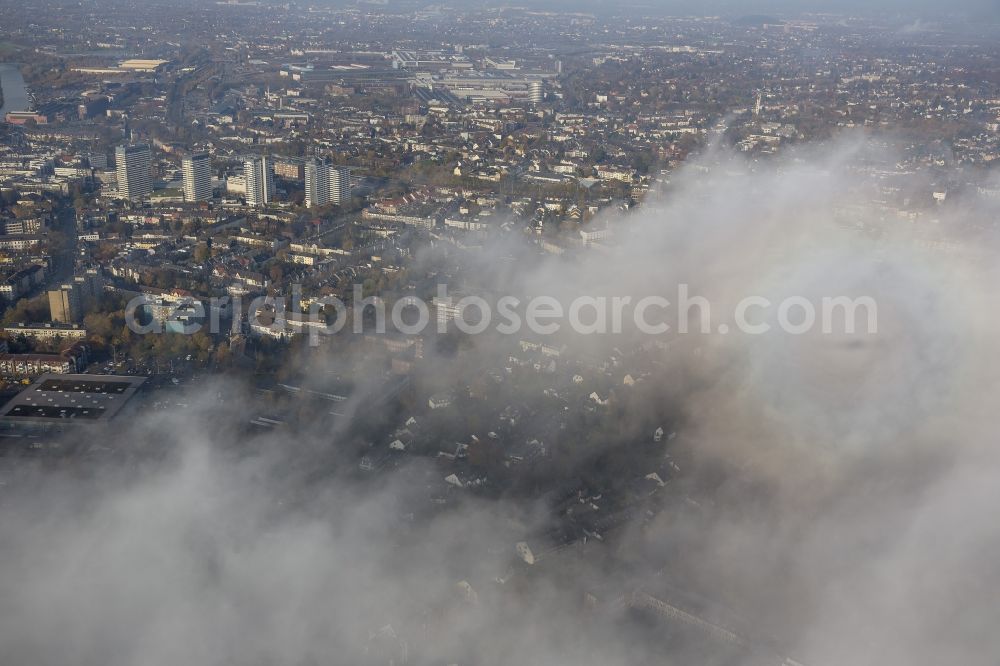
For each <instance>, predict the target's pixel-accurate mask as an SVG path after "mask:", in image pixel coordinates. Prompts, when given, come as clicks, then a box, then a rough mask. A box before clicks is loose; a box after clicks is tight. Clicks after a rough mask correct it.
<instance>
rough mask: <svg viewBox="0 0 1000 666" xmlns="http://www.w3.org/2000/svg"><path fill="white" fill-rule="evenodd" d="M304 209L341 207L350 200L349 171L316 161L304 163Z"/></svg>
mask: <svg viewBox="0 0 1000 666" xmlns="http://www.w3.org/2000/svg"><path fill="white" fill-rule="evenodd" d="M305 171H306V201H305V203H306V207H307V208H313V207H315V206H325V205H327V204H331V203H332V204H337V205H342V204H345V203H347V202H348V201H350V199H351V170H350V168H348V167H345V166H335V165H332V164H327V163H325V162H322V161H320V160H317V159H312V160H309V161H308V162H306V169H305Z"/></svg>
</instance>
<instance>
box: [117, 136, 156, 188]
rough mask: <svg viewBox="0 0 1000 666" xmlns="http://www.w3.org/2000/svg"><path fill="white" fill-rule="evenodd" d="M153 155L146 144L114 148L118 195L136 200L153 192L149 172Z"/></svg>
mask: <svg viewBox="0 0 1000 666" xmlns="http://www.w3.org/2000/svg"><path fill="white" fill-rule="evenodd" d="M152 164H153V156H152V154H151V153H150V151H149V146H148V145H146V144H137V145H135V146H118V147H117V148H115V169H116V171H117V172H118V197H119V198H120V199H128V200H129V201H137V200H141V199H143V198H146V197H148V196H149V195H150V194H152V193H153V178H152V175H151V174H150V170H151V169H152Z"/></svg>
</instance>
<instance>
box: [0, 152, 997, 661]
mask: <svg viewBox="0 0 1000 666" xmlns="http://www.w3.org/2000/svg"><path fill="white" fill-rule="evenodd" d="M866 164H870V165H873V166H871V167H866V166H865V165H866ZM876 164H885V165H890V166H891V164H892V159H891V156H890V155H888V154H886V152H885V151H884V150H882V149H879V148H877V147H875V146H873V145H871V144H870V143H867V142H865V141H861V140H854V139H851V140H848V141H845V142H841V143H838V144H835V145H824V146H815V147H811V148H808V149H804V150H803V151H801V152H800V153H799V154H797V155H794V156H792V157H790V158H788V159H787V160H784V161H782V162H779V163H772V164H767V165H762V164H757V165H753V164H746V163H744V162H743V161H742V160H741V158H738V157H735V156H730V155H727V154H722V153H712V154H709V155H707V156H705V157H704V158H703V159H702V160H701V161H700V162H696V163H694V164H692V165H691V166H688V167H686V168H685V169H684V171H683V172H681V173H678V174H674V175H673V178H672V181H673V182H672V183H671V184H670V185H669V186H668V187H667V188H665V190H664V191H663V192H662V193H661V194H660V195H659V198H658V199H657V200H655V201H654V202H652V203H650V204H646V205H643V206H642V207H641V208H640V209H638V210H637V211H636V212H632V213H630V214H628V215H620V216H617V217H615V218H614V219H609V220H608V221H607V222H608V224H609V225H610V227H611V229H612V231H613V233H614V236H615V238H616V241H617V245H616V246H615V247H613V248H611V249H605V250H595V251H593V252H589V253H587V254H586V255H584V256H582V257H580V258H579V259H569V258H567V257H560V258H550V259H539V258H537V257H536V255H535V254H534V253H533V251H532V250H530V249H529V248H528V246H527V244H523V245H522V244H521V243H513V244H508V245H505V246H504V247H503V248H502V249H499V248H496V247H490V248H486V249H485V250H484V258H483V259H482V260H481V261H480V268H482V267H483V266H482V261H487V259H486V258H488V257H489V256H491V255H492V256H493V257H494V259H493V260H490V262H491V265H490V266H487V267H486V268H488V269H490V270H485V271H483V272H482V273H479V274H480V275H481V274H486V275H489V278H488V281H489V284H488V285H486V286H489V287H490V288H492V289H493V290H494V291H495V292H497V293H502V292H504V291H505V290H515V291H516V292H517V293H523V294H532V293H545V294H547V295H553V296H556V297H560V298H565V299H569V298H571V297H573V296H575V295H580V294H589V295H607V296H613V295H628V296H632V297H634V298H638V297H641V296H643V295H648V294H653V293H664V294H666V295H667V296H668V297H670V296H671V295H673V294H674V293H676V292H675V290H676V285H677V284H679V283H686V284H688V285H690V288H691V293H692V294H697V295H700V296H703V297H705V298H706V299H708V301H709V302H710V303H711V306H712V311H713V321H718V322H722V321H725V317H726V313H730V312H731V311H732V308H733V307H734V305H735V304H736V303H737V302H738V301H739V300H740V299H741V298H744V297H746V296H748V295H760V296H763V297H767V298H769V299H771V300H773V301H774V302H778V301H780V300H781V299H782V298H786V297H788V296H804V297H806V298H810V299H811V298H820V297H822V296H839V295H847V296H851V297H856V296H861V295H866V296H871V297H873V298H874V299H875V300H876V301H877V303H878V316H879V331H878V333H877V334H874V335H868V334H855V335H850V334H844V333H838V334H833V335H824V334H820V333H809V334H805V335H802V336H794V335H789V334H786V333H781V332H779V331H776V332H774V333H773V334H766V335H760V336H747V335H740V334H736V333H733V334H730V335H721V334H718V333H713V334H710V335H701V334H691V335H687V336H683V335H667V336H663V338H662V339H659V340H658V343H659V344H658V345H652V344H651V343H652V340H650V339H649V338H648V336H643V335H640V334H638V333H635V332H628V333H626V334H623V335H622V336H615V337H611V338H602V337H595V338H586V339H580V338H579V337H577V336H573V335H570V334H568V333H565V332H564V333H563V334H560V335H557V336H556V339H559V340H564V341H565V342H567V344H569V345H570V346H571V347H572V348H573V349H578V350H586V352H585V353H586V354H588V355H591V357H592V358H593V359H595V361H596V360H599V359H602V358H605V357H607V356H608V355H611V354H614V353H615V351H614V350H615V349H616V348H617V349H619V350H621V351H622V352H624V353H625V354H626V355H627V354H628V353H630V352H631V351H632V350H634V349H636V348H639V347H640V346H645V347H648V348H649V349H650V350H651V351H650V353H651V354H653V355H655V357H656V359H657V365H656V366H655V367H653V368H652V371H653V372H652V373H651V375H650V377H648V378H647V380H646V381H645V383H644V387H643V388H641V390H642V391H647V392H648V393H647V394H646V399H636V400H635V401H634V403H630V404H631V405H632V406H633V407H634V408H635V409H636V410H639V411H640V412H641V413H638V414H636V413H631V412H628V411H623V412H622V414H625V415H626V416H619V418H621V419H622V422H621V423H620V424H617V426H616V427H617V430H618V431H620V432H621V433H624V434H622V435H621V436H620V437H618V438H616V439H615V441H608V443H607V446H608V447H609V448H613V449H614V450H613V451H612V453H613V454H614V455H617V456H626V457H627V456H629V455H631V453H630V451H629V449H628V448H627V447H630V446H631V447H638V446H639V443H638V439H639V437H640V436H641V438H642V445H643V446H649V442H648V440H649V433H646V432H642V433H641V435H640V434H638V433H637V434H636V435H635V439H636V441H630V440H629V438H630V437H632V435H631V433H632V431H633V430H634V429H636V425H635V424H636V423H642V424H643V427H645V425H644V424H645V423H646V422H651V423H655V422H658V420H662V419H666V418H671V419H673V420H675V421H676V422H677V424H678V427H677V437H676V438H674V439H671V440H669V441H665V442H663V443H662V444H660V446H661V447H662V452H658V453H657V455H661V456H662V455H664V454H666V455H669V456H670V459H671V460H675V461H680V463H681V464H680V465H678V469H679V470H680V471H678V472H677V473H676V475H675V476H674V478H671V479H669V480H668V482H667V485H666V487H665V488H664V491H663V492H664V495H665V497H666V499H665V500H664V501H662V502H661V503H660V505H659V511H658V512H657V513H656V514H655V515H645V516H641V517H637V518H636V519H635V520H634V521H633V523H631V524H630V525H627V526H625V527H624V528H623V529H621V530H620V531H619V532H618V533H616V535H615V537H614V538H613V539H609V540H608V541H606V542H604V543H597V542H591V543H586V544H576V545H574V546H573V547H570V548H568V549H566V550H564V551H561V552H560V553H558V554H555V555H553V556H551V557H549V558H547V559H545V560H543V561H541V562H539V563H538V565H537V566H535V567H532V566H526V565H524V564H523V563H521V562H520V561H519V560H518V558H517V557H516V555H515V551H514V547H515V544H516V543H517V542H519V541H521V540H524V539H530V538H532V537H531V535H533V534H537V532H538V530H540V529H543V528H544V526H545V525H546V523H547V521H548V520H549V517H548V516H547V515H546V508H547V505H546V502H545V501H542V500H523V499H520V498H514V497H501V498H499V499H496V498H476V497H474V496H473V495H472V493H469V492H464V493H451V494H450V495H449V497H450V500H449V501H450V503H449V506H448V509H447V510H443V511H434V512H430V511H425V508H426V500H427V496H428V494H429V490H428V489H433V488H435V487H439V486H440V487H442V488H444V484H443V482H442V478H441V477H442V475H441V474H440V473H439V470H438V469H437V468H436V467H435V464H434V463H433V461H430V460H427V459H424V460H419V461H414V462H412V463H409V464H406V465H404V466H403V467H402V469H401V470H399V471H396V472H392V473H390V474H386V475H384V476H383V477H380V478H379V479H377V480H375V481H371V480H361V479H359V478H357V474H356V473H355V472H354V464H353V458H352V453H351V451H349V450H348V449H349V447H348V444H347V442H346V441H345V440H346V439H347V437H348V434H347V432H348V430H349V429H350V427H349V426H348V425H343V423H341V425H338V426H337V427H330V428H326V426H323V427H322V428H320V429H319V432H317V431H316V430H315V429H313V430H311V431H310V432H308V433H297V434H294V435H293V434H291V433H288V432H287V431H280V430H279V431H275V432H274V433H271V434H267V435H258V436H255V437H253V438H250V437H249V436H244V435H243V434H242V425H243V424H244V423H245V421H246V415H245V414H242V413H241V406H242V405H244V404H246V402H245V401H244V400H242V399H241V398H240V393H239V391H240V390H241V389H239V388H238V387H235V386H230V385H228V384H227V383H225V382H224V381H223V380H220V381H219V382H218V383H216V384H213V385H212V386H211V387H208V388H204V389H200V390H201V391H202V393H201V394H197V395H193V396H191V398H192V399H191V400H189V401H188V402H189V404H192V405H201V406H200V407H196V408H188V409H187V410H186V411H185V412H184V413H183V414H181V415H174V414H171V413H167V415H147V416H142V415H140V416H138V417H137V419H136V420H135V421H134V422H132V423H129V424H127V425H126V426H123V427H122V428H120V429H119V430H118V431H117V432H114V433H102V434H101V437H106V438H107V439H105V440H103V441H104V442H105V443H106V444H107V445H108V446H109V447H111V448H114V449H115V450H116V451H117V452H118V453H119V455H116V456H114V461H113V462H109V463H106V464H104V463H96V462H93V461H92V460H91V459H90V458H88V459H87V460H85V461H80V460H77V461H73V460H69V461H62V462H57V463H53V462H51V461H50V460H49V459H48V458H45V459H42V460H41V461H35V462H31V461H27V462H20V463H17V464H16V465H15V464H13V463H11V466H10V469H9V470H8V471H7V472H6V477H5V485H4V486H3V487H2V490H0V660H2V661H3V662H10V663H15V662H17V663H32V664H65V663H69V662H73V663H76V664H83V665H87V664H94V665H97V664H101V665H105V666H116V665H118V664H122V665H125V664H135V663H142V664H152V665H157V664H164V665H166V664H176V663H193V664H205V665H214V664H220V665H221V664H235V663H239V664H275V663H281V664H296V665H297V664H321V663H332V664H359V663H380V664H388V663H395V664H401V663H416V664H450V663H456V664H513V663H535V664H553V665H555V664H591V663H593V664H645V663H659V664H662V663H700V664H720V666H721V664H726V663H751V662H749V661H747V660H746V658H745V655H743V654H742V653H740V652H738V651H735V652H733V651H730V650H729V649H728V648H725V647H723V648H720V647H719V646H718V645H715V642H713V640H711V639H709V638H704V637H699V636H698V635H697V632H693V633H694V634H696V635H695V636H694V637H692V636H691V635H690V634H691V632H688V631H687V630H686V629H684V628H683V627H681V628H680V629H678V624H677V623H676V622H670V621H667V620H663V619H655V618H654V619H653V620H649V619H648V618H645V617H642V616H641V614H638V615H639V616H637V614H636V613H634V612H629V611H627V610H625V605H626V604H625V603H623V600H625V599H627V598H628V595H629V594H631V593H632V592H633V591H635V590H642V591H646V592H648V593H649V594H651V595H653V596H657V597H658V598H668V597H669V598H671V599H674V598H682V597H683V598H685V599H696V600H704V603H701V602H699V601H695V602H694V603H693V605H694V606H699V607H701V608H703V609H706V610H705V611H704V612H705V613H706V614H708V615H713V617H714V616H719V615H722V614H723V611H722V610H720V609H725V611H724V614H725V615H726V618H727V620H726V621H725V622H723V621H722V620H719V623H720V624H726V626H732V627H733V628H734V630H736V628H737V625H739V627H738V628H739V631H740V632H741V633H745V634H750V635H752V637H753V639H754V642H755V643H758V644H761V645H767V646H769V647H773V652H774V653H775V654H782V655H785V654H787V655H790V656H792V657H794V658H795V659H796V660H798V661H801V662H802V663H805V664H809V665H816V664H819V665H822V664H830V665H832V664H843V663H851V664H880V665H885V664H889V665H891V666H911V665H914V664H918V665H919V664H928V665H932V664H933V665H938V664H942V663H963V664H970V665H977V664H983V665H986V664H992V663H994V661H995V655H996V654H1000V639H998V638H997V637H996V635H995V632H994V631H993V630H992V626H991V625H992V624H993V623H994V620H995V619H996V618H998V617H1000V597H998V596H997V595H996V593H995V590H996V588H997V586H998V585H1000V571H998V568H1000V565H998V564H997V562H998V561H1000V558H998V557H997V555H998V548H1000V528H997V526H996V523H995V521H994V520H992V516H991V514H992V507H994V506H996V505H997V504H998V503H1000V485H998V484H997V483H996V478H997V473H998V472H1000V470H998V466H1000V454H998V453H997V451H996V448H995V446H994V445H993V440H994V439H995V434H996V427H995V416H994V411H995V407H994V405H995V401H996V397H997V395H998V392H997V380H998V378H1000V374H998V372H997V367H996V361H995V359H996V358H997V354H996V346H997V342H996V340H997V337H996V333H997V330H998V326H997V323H998V317H997V314H996V308H995V307H994V301H995V297H994V296H993V294H992V288H991V285H993V284H996V280H995V278H996V276H995V274H994V272H995V269H994V267H993V264H994V263H995V262H994V261H993V257H994V255H993V252H994V250H995V247H994V243H995V237H994V234H995V230H994V229H993V227H992V220H994V219H996V214H997V212H998V207H1000V202H998V201H997V200H996V199H992V200H991V199H989V197H988V196H987V194H988V193H989V192H991V191H993V190H992V189H991V186H990V185H989V184H988V183H987V184H986V185H985V186H984V188H983V189H981V190H980V189H977V187H976V186H975V182H974V176H970V177H969V181H970V182H969V183H963V184H962V186H961V187H956V188H955V189H956V191H960V192H961V196H953V197H952V196H950V197H949V200H948V201H946V203H945V204H943V205H934V204H933V203H931V202H930V201H928V202H927V204H926V205H923V204H921V205H920V206H917V207H918V208H920V209H921V210H922V213H921V215H919V216H918V217H917V218H916V219H903V218H901V217H898V216H896V215H895V214H894V213H893V210H894V204H893V203H892V202H891V201H890V202H889V203H888V204H885V205H881V204H874V203H872V200H873V199H880V198H881V199H882V200H885V199H886V198H887V197H888V198H889V199H891V198H892V197H899V198H900V200H902V198H904V197H918V198H919V197H925V198H927V199H929V198H930V192H932V191H933V190H934V188H935V186H936V185H935V183H933V182H932V181H931V180H929V179H928V180H924V179H923V177H921V176H916V175H914V176H912V177H906V178H902V179H897V180H900V181H901V182H902V187H900V186H899V182H897V180H892V179H888V178H887V177H885V176H883V175H879V173H881V171H880V167H878V166H875V165H876ZM879 192H889V193H890V194H888V195H886V196H882V195H879V196H873V195H874V194H879ZM602 222H603V221H600V220H599V221H597V223H598V224H600V223H602ZM496 257H502V258H503V259H502V260H501V259H495V258H496ZM510 262H514V263H515V264H516V265H517V266H518V267H519V269H518V270H510V265H511V263H510ZM525 266H527V268H526V269H523V267H525ZM468 279H469V281H470V282H473V281H475V276H472V275H470V276H468ZM479 279H480V280H481V279H482V278H479ZM768 316H773V314H771V315H768ZM716 317H718V319H716ZM471 344H472V345H473V348H474V349H475V345H494V344H496V340H495V338H494V337H490V336H484V337H483V338H482V339H481V340H479V339H477V340H473V341H472V342H471ZM479 351H480V352H482V353H481V354H476V353H472V354H471V355H470V356H471V357H479V358H486V357H489V355H490V352H495V351H496V350H494V349H486V348H484V349H481V350H479ZM470 356H465V357H462V358H461V359H460V360H454V361H453V360H449V359H448V358H446V357H442V358H436V359H434V360H433V363H434V364H435V365H434V369H433V372H428V373H427V376H426V377H418V378H417V384H418V387H425V388H431V387H433V386H436V385H441V384H443V385H461V384H462V383H463V382H470V381H472V380H473V379H474V377H470V376H469V375H470V374H473V375H474V374H475V373H476V372H478V370H477V369H476V368H471V367H470V364H469V363H468V361H467V359H468V358H469V357H470ZM219 395H222V396H225V397H226V398H227V399H226V400H225V401H224V402H219V400H218V398H217V396H219ZM499 407H500V406H498V408H499ZM667 415H670V416H669V417H668V416H667ZM558 418H562V417H561V416H560V415H558V414H552V415H551V419H558ZM613 425H614V424H613ZM614 429H615V428H609V430H614ZM234 433H240V434H234ZM93 443H94V442H93V441H91V442H87V443H86V445H87V446H92V445H93ZM379 445H382V444H381V443H379ZM133 449H136V450H141V451H142V454H141V455H138V454H135V455H132V454H129V451H130V450H133ZM57 460H58V459H57ZM688 607H689V608H690V607H691V606H688ZM730 617H731V618H732V620H731V622H732V624H729V622H730V620H729V619H728V618H730ZM764 663H767V662H764Z"/></svg>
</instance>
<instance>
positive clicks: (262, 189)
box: [243, 157, 274, 206]
mask: <svg viewBox="0 0 1000 666" xmlns="http://www.w3.org/2000/svg"><path fill="white" fill-rule="evenodd" d="M243 177H244V178H246V185H247V194H246V199H247V205H248V206H265V205H267V204H269V203H271V201H273V200H274V166H273V165H272V164H271V159H270V158H268V157H251V158H250V159H248V160H246V161H245V162H243Z"/></svg>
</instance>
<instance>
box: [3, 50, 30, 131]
mask: <svg viewBox="0 0 1000 666" xmlns="http://www.w3.org/2000/svg"><path fill="white" fill-rule="evenodd" d="M0 87H2V88H3V106H0V120H2V119H3V116H4V115H5V114H6V113H7V112H8V111H28V110H29V109H31V102H30V101H29V100H28V91H27V90H25V88H24V78H23V77H22V76H21V66H20V65H18V64H16V63H11V62H3V63H0Z"/></svg>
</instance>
